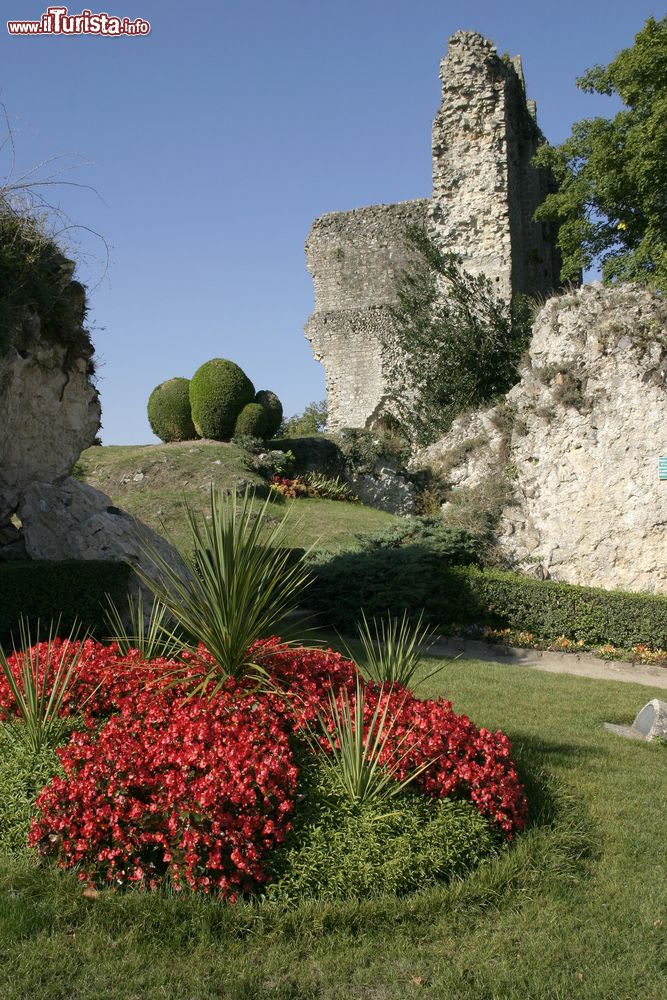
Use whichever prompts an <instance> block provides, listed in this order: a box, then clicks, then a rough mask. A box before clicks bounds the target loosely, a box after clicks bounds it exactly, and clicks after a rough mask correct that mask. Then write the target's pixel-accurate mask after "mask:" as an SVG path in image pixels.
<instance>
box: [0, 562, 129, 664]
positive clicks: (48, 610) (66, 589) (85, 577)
mask: <svg viewBox="0 0 667 1000" xmlns="http://www.w3.org/2000/svg"><path fill="white" fill-rule="evenodd" d="M129 574H130V567H129V566H128V565H127V564H126V563H121V562H106V561H101V560H100V561H98V560H93V559H87V560H81V561H75V560H66V561H62V562H56V561H53V562H52V561H45V562H42V561H41V560H40V561H38V560H25V561H23V560H21V561H20V562H8V563H2V564H0V644H2V645H4V646H7V645H8V644H9V641H10V638H11V633H12V632H14V634H15V635H16V636H17V637H18V623H19V618H20V616H21V615H23V617H24V618H25V619H26V621H27V623H28V624H29V625H30V626H31V627H34V626H36V624H37V622H38V620H39V621H40V622H41V624H42V626H48V623H49V622H50V621H54V622H55V621H57V620H58V619H60V630H59V631H60V634H61V635H66V634H67V633H68V632H69V631H71V629H72V627H73V626H74V625H75V624H76V623H78V624H79V625H80V626H81V627H82V628H83V629H90V630H91V631H93V632H94V633H97V634H99V635H104V634H105V629H106V624H105V618H104V610H103V607H102V605H103V604H104V603H105V597H106V594H109V595H110V596H111V597H112V599H113V600H114V601H115V602H116V604H119V605H120V604H124V603H125V600H126V596H125V595H126V593H127V586H128V578H129Z"/></svg>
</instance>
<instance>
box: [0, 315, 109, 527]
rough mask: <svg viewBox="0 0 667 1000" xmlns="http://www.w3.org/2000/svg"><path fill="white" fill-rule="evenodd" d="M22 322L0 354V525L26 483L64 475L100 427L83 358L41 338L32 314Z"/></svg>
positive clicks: (97, 405) (94, 394) (94, 392)
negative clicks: (18, 332)
mask: <svg viewBox="0 0 667 1000" xmlns="http://www.w3.org/2000/svg"><path fill="white" fill-rule="evenodd" d="M23 327H24V330H23V331H21V337H20V340H19V343H18V346H14V345H12V346H10V347H8V348H7V350H6V351H5V352H4V353H2V354H0V412H1V413H2V419H1V420H0V525H4V524H6V522H7V521H8V519H9V517H10V516H11V514H12V513H13V512H14V511H15V510H16V508H17V506H18V503H19V498H20V496H21V494H22V493H23V491H24V490H25V489H26V488H27V487H28V486H29V485H30V484H31V483H33V482H35V481H36V480H40V481H43V482H52V481H54V480H56V479H58V478H59V477H62V476H67V475H69V473H70V472H71V470H72V466H73V465H74V463H75V461H76V460H77V458H78V457H79V455H80V454H81V452H82V451H83V449H84V448H88V447H89V446H90V445H91V444H92V443H93V440H94V438H95V435H96V433H97V430H98V428H99V426H100V403H99V397H98V394H97V390H96V389H95V387H94V386H93V385H92V383H91V381H90V378H89V375H88V361H89V357H86V356H85V355H81V354H79V356H78V357H72V356H71V355H72V350H71V348H70V346H69V344H68V343H67V342H65V343H56V342H54V341H53V340H47V339H45V338H43V337H41V336H40V323H39V317H38V316H37V315H35V314H33V315H32V316H30V318H29V319H28V318H26V322H24V324H23ZM26 327H27V328H28V330H27V335H26ZM17 339H18V338H17ZM90 354H92V349H91V350H90Z"/></svg>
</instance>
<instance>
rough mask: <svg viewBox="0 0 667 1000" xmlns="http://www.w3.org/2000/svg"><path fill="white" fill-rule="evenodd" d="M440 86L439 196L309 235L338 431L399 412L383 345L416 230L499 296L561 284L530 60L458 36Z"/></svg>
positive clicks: (332, 220) (311, 333)
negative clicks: (547, 217)
mask: <svg viewBox="0 0 667 1000" xmlns="http://www.w3.org/2000/svg"><path fill="white" fill-rule="evenodd" d="M440 78H441V80H442V103H441V106H440V108H439V110H438V112H437V114H436V116H435V120H434V122H433V147H432V148H433V194H432V197H431V198H430V199H421V200H418V201H406V202H402V203H400V204H398V205H374V206H372V207H370V208H361V209H354V210H352V211H351V212H332V213H329V214H327V215H323V216H321V217H320V218H319V219H316V220H315V222H314V223H313V226H312V228H311V231H310V233H309V234H308V239H307V241H306V254H307V261H308V270H309V271H310V272H311V274H312V276H313V284H314V289H315V312H314V313H313V315H312V316H311V317H310V319H309V321H308V324H307V326H306V337H307V338H308V340H309V341H310V342H311V345H312V348H313V353H314V355H315V357H316V359H317V360H318V361H321V362H322V363H323V364H324V368H325V373H326V382H327V397H328V405H329V428H330V429H331V430H335V429H336V428H339V427H369V426H373V424H374V421H376V420H377V419H378V418H379V417H381V416H382V414H383V413H384V412H385V409H386V408H387V404H388V403H389V397H388V393H387V385H386V377H385V371H384V362H383V352H382V342H383V340H384V339H385V337H386V335H387V333H388V332H389V330H390V329H391V323H392V319H391V313H390V307H391V306H392V305H393V304H394V302H395V301H396V287H397V279H398V278H399V276H400V274H401V272H402V270H403V269H404V268H405V267H406V266H407V263H408V261H407V251H406V247H405V229H406V226H407V225H409V224H414V223H419V224H422V225H426V226H427V227H428V228H429V230H430V232H431V234H432V236H433V237H434V238H436V239H437V240H438V241H439V242H440V243H441V245H442V246H443V248H444V249H447V250H451V251H454V252H456V253H458V254H460V255H461V257H462V258H463V262H464V266H465V267H466V268H467V269H468V270H469V271H472V272H473V273H480V272H481V273H484V274H486V275H487V276H488V277H489V278H490V279H491V281H493V282H494V284H495V285H496V287H497V289H498V293H499V295H502V296H505V297H509V296H511V295H513V294H517V293H519V292H521V293H527V294H536V293H541V294H546V293H548V292H549V291H551V290H552V289H553V288H554V287H556V286H557V284H558V272H559V267H560V263H559V259H558V254H557V252H556V250H555V247H554V242H553V238H552V234H551V233H550V232H549V231H548V229H547V228H546V227H545V226H543V225H541V224H539V223H535V222H533V221H532V218H533V213H534V212H535V209H536V208H537V206H538V205H539V204H540V202H541V201H542V200H543V198H544V196H545V194H546V193H547V192H548V190H549V183H550V181H549V177H548V176H547V175H545V174H544V173H543V172H542V171H538V170H537V169H536V168H535V167H533V166H532V164H531V159H532V156H533V154H534V153H535V150H536V149H537V146H538V144H539V142H540V141H543V137H542V134H541V132H540V130H539V129H538V127H537V124H536V121H535V105H534V102H532V101H528V100H527V99H526V93H525V86H524V79H523V73H522V70H521V60H520V59H519V57H515V58H514V59H513V60H511V61H510V60H508V59H506V58H505V57H503V58H501V57H499V56H498V53H497V51H496V49H495V48H494V46H493V45H492V43H491V42H489V41H487V40H486V39H485V38H483V37H482V36H481V35H478V34H476V33H474V32H468V31H460V32H457V34H455V35H454V36H453V37H452V38H450V40H449V49H448V52H447V55H446V57H445V58H444V59H443V60H442V62H441V64H440ZM389 408H390V407H389Z"/></svg>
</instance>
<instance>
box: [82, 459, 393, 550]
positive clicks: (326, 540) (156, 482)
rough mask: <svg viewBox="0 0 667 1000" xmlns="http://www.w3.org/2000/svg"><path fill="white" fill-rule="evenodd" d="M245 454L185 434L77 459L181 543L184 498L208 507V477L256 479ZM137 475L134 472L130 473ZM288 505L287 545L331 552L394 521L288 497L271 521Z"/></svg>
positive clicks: (218, 481)
mask: <svg viewBox="0 0 667 1000" xmlns="http://www.w3.org/2000/svg"><path fill="white" fill-rule="evenodd" d="M248 458H249V456H248V453H247V452H245V451H242V450H241V449H239V448H236V447H234V445H230V444H217V443H213V442H210V443H209V442H206V443H204V442H200V441H188V442H185V443H182V444H180V443H179V444H168V445H164V444H161V445H141V446H132V445H109V446H104V447H96V448H88V449H87V450H86V451H84V452H83V454H82V455H81V458H80V459H79V462H78V473H79V475H81V477H82V478H83V479H85V481H86V482H87V483H89V484H90V485H91V486H94V487H95V488H96V489H98V490H102V492H103V493H107V494H108V495H109V496H110V497H111V498H112V500H113V502H114V503H115V504H117V506H119V507H123V508H124V509H125V510H127V511H129V512H130V514H133V515H134V516H135V517H138V518H139V519H140V520H142V521H145V522H146V524H149V525H150V526H151V527H152V528H155V530H156V531H159V532H160V534H163V535H166V536H167V537H168V538H169V539H170V540H171V541H172V542H173V544H175V545H176V547H177V548H181V549H185V548H187V545H188V538H189V533H188V529H187V524H186V519H185V505H186V503H187V505H189V506H190V507H191V508H192V509H193V510H195V511H198V512H202V513H203V512H204V511H205V510H207V509H208V501H209V487H210V484H211V482H213V483H214V484H215V485H216V486H219V487H220V488H222V489H230V488H233V487H235V485H236V484H237V483H238V481H239V480H240V479H243V480H245V481H246V482H248V483H251V484H252V483H259V482H260V477H259V476H258V475H257V474H256V473H255V472H253V471H252V470H251V469H249V467H248V464H247V460H248ZM135 477H137V478H136V479H135ZM287 512H290V514H291V516H290V518H289V521H288V524H287V527H286V531H285V544H287V545H291V546H300V547H303V548H307V547H309V546H310V545H316V546H317V547H318V548H320V549H326V550H329V551H332V552H335V551H340V550H342V549H349V548H354V547H355V541H354V534H355V532H364V531H373V530H375V529H376V528H382V527H384V526H386V525H387V524H390V523H392V522H393V521H394V520H396V519H395V518H394V516H393V515H392V514H385V513H383V512H382V511H379V510H373V509H371V508H370V507H364V506H362V505H361V504H348V503H338V502H335V501H333V500H288V501H286V502H285V503H281V504H276V515H275V517H276V520H280V519H282V518H283V517H284V516H285V514H286V513H287Z"/></svg>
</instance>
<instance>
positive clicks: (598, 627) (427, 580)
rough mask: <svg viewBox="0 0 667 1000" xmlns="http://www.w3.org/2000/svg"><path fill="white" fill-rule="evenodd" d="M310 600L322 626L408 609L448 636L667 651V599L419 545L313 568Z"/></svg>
mask: <svg viewBox="0 0 667 1000" xmlns="http://www.w3.org/2000/svg"><path fill="white" fill-rule="evenodd" d="M314 569H315V573H316V582H315V584H314V585H313V587H311V589H310V590H309V591H308V596H307V601H308V604H309V605H310V606H312V607H313V608H314V609H315V610H317V612H318V613H319V617H320V620H321V622H322V624H333V625H337V626H340V627H350V626H352V625H353V624H354V622H355V621H356V620H357V619H358V618H359V616H360V612H361V609H362V608H363V610H364V611H365V613H366V615H381V614H385V613H386V612H387V611H389V612H391V613H392V614H400V613H402V612H403V611H404V610H406V609H407V610H408V611H409V612H413V613H414V614H419V612H420V611H422V610H423V611H424V613H425V616H426V617H427V618H428V620H429V621H430V622H431V624H433V625H434V626H437V627H439V628H441V629H442V630H443V631H449V632H451V631H452V630H454V629H455V627H466V626H472V625H490V626H492V627H494V628H513V629H517V630H521V631H527V632H532V633H533V635H534V636H535V637H536V638H537V639H547V640H548V639H555V638H557V637H558V636H561V635H563V636H566V637H567V638H568V639H574V640H579V639H581V640H583V641H584V642H585V643H586V644H587V645H599V644H602V643H606V642H609V643H612V644H613V645H614V646H620V647H622V648H629V647H631V646H634V645H636V644H638V643H644V644H645V645H647V646H651V647H653V648H658V647H659V648H663V649H664V648H667V598H665V597H658V596H655V595H652V594H629V593H624V592H622V591H614V590H601V589H597V588H593V587H578V586H573V585H571V584H566V583H554V582H553V581H550V580H535V579H532V578H531V577H528V576H521V575H519V574H517V573H509V572H504V571H501V570H490V569H478V568H477V567H475V566H454V565H451V563H448V562H447V560H445V559H443V558H442V556H439V555H438V553H437V552H434V551H428V550H426V549H424V548H421V547H418V546H406V547H403V548H398V549H390V548H383V549H379V550H377V551H367V552H345V553H342V554H341V555H339V556H336V557H334V558H333V559H330V560H329V561H327V562H325V563H321V564H319V565H317V566H316V567H314Z"/></svg>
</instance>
